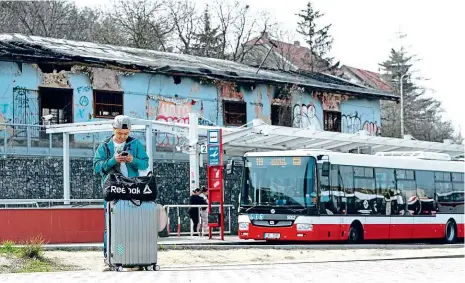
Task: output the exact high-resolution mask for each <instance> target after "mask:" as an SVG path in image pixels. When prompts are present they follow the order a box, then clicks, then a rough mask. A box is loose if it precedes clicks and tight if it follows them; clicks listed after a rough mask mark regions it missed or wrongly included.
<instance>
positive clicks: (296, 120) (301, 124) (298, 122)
mask: <svg viewBox="0 0 465 283" xmlns="http://www.w3.org/2000/svg"><path fill="white" fill-rule="evenodd" d="M292 127H294V128H300V129H314V130H317V131H320V130H321V123H320V121H319V120H318V117H317V115H316V109H315V106H314V105H313V104H311V103H310V104H295V105H294V108H293V110H292Z"/></svg>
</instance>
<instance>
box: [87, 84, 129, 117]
mask: <svg viewBox="0 0 465 283" xmlns="http://www.w3.org/2000/svg"><path fill="white" fill-rule="evenodd" d="M94 103H95V107H94V117H96V118H114V117H115V116H118V115H122V114H123V113H124V112H123V92H120V91H106V90H94Z"/></svg>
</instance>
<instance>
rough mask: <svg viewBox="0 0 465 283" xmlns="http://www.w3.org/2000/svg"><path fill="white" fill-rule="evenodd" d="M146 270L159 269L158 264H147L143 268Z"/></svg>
mask: <svg viewBox="0 0 465 283" xmlns="http://www.w3.org/2000/svg"><path fill="white" fill-rule="evenodd" d="M145 269H146V270H147V271H158V270H160V266H159V265H157V264H153V265H149V266H147V267H146V268H145Z"/></svg>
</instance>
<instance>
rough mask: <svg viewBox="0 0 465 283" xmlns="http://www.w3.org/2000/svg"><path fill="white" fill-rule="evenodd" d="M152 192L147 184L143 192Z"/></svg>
mask: <svg viewBox="0 0 465 283" xmlns="http://www.w3.org/2000/svg"><path fill="white" fill-rule="evenodd" d="M151 193H152V190H151V189H150V188H149V186H146V187H145V189H144V192H143V194H144V195H145V194H151Z"/></svg>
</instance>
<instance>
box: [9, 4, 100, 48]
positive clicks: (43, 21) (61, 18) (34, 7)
mask: <svg viewBox="0 0 465 283" xmlns="http://www.w3.org/2000/svg"><path fill="white" fill-rule="evenodd" d="M100 16H101V14H100V13H99V12H98V11H96V10H93V9H89V8H84V9H79V8H77V7H76V6H75V4H74V3H71V2H67V1H63V0H57V1H2V2H0V32H6V33H21V34H26V35H37V36H44V37H55V38H64V39H72V40H84V41H94V40H95V39H96V37H95V36H96V34H97V32H96V30H95V27H96V25H95V24H94V23H97V22H99V19H100ZM76 31H77V32H76Z"/></svg>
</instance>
